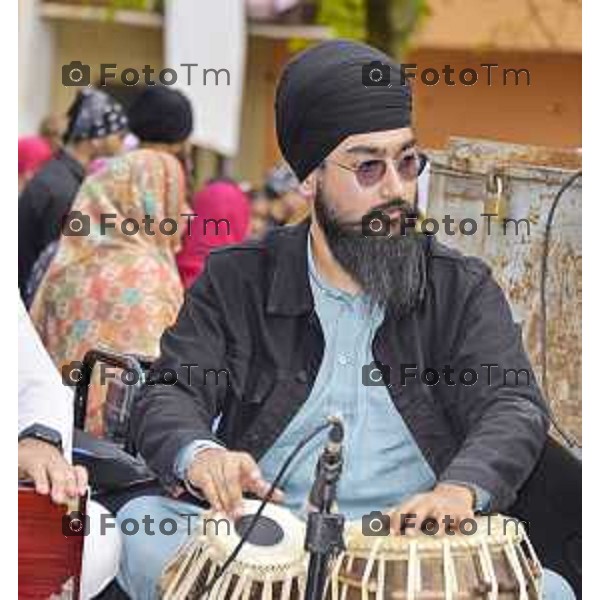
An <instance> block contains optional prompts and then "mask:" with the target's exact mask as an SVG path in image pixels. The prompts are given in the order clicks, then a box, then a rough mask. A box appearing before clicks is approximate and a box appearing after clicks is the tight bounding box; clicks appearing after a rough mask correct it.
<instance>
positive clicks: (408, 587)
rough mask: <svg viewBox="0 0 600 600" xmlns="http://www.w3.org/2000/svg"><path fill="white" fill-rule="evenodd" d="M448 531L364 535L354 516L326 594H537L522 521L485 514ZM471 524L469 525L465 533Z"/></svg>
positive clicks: (365, 597) (346, 599)
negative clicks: (453, 530)
mask: <svg viewBox="0 0 600 600" xmlns="http://www.w3.org/2000/svg"><path fill="white" fill-rule="evenodd" d="M473 521H474V522H475V523H476V525H477V526H476V528H475V527H474V526H473V527H471V523H470V522H465V523H464V528H463V531H464V533H461V531H458V530H457V531H456V532H455V533H454V535H449V534H447V533H445V532H444V525H443V524H441V525H440V533H438V535H436V536H433V535H427V534H426V533H424V532H418V533H417V534H416V535H414V536H407V535H404V534H401V535H387V536H366V535H363V533H362V527H361V523H354V522H353V523H350V524H349V525H348V526H347V528H346V531H345V535H346V540H345V541H346V550H345V552H343V553H342V554H340V555H339V556H338V557H337V559H336V560H335V562H334V564H333V567H332V570H331V572H330V577H329V583H328V594H327V598H328V600H463V599H465V600H466V599H472V598H485V599H489V600H492V599H494V600H513V599H519V600H532V599H537V598H540V597H541V596H540V594H541V576H542V568H541V565H540V563H539V560H538V559H537V557H536V554H535V552H534V550H533V547H532V545H531V543H530V541H529V538H528V537H527V533H526V531H525V524H524V523H521V522H518V521H517V520H515V519H509V518H507V517H502V516H501V515H493V516H492V515H490V516H484V517H477V518H476V519H474V520H473ZM468 532H471V533H468Z"/></svg>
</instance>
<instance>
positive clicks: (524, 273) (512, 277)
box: [427, 139, 581, 441]
mask: <svg viewBox="0 0 600 600" xmlns="http://www.w3.org/2000/svg"><path fill="white" fill-rule="evenodd" d="M430 158H431V161H432V162H431V175H430V181H429V188H428V189H429V193H428V203H427V204H428V205H427V216H428V217H432V218H433V219H435V223H437V224H438V225H439V231H438V233H437V238H438V239H439V240H440V241H441V242H443V243H445V244H447V245H448V246H452V247H455V248H457V249H459V250H460V251H461V252H463V253H464V254H471V255H476V256H479V257H481V258H483V259H484V260H485V261H486V262H487V263H488V264H489V265H490V266H491V267H492V269H493V272H494V276H495V278H496V280H497V281H498V283H499V284H500V285H501V286H502V288H503V289H504V291H505V292H506V295H507V297H508V300H509V302H510V305H511V308H512V311H513V315H514V318H515V320H516V321H517V322H518V323H519V324H520V325H521V326H522V330H523V339H524V343H525V346H526V348H527V350H528V352H529V355H530V358H531V361H532V363H533V367H534V370H535V373H536V377H537V379H538V382H540V383H541V384H542V386H543V388H544V390H545V393H546V399H547V401H548V402H549V404H550V405H551V407H552V409H553V411H554V413H555V415H556V417H557V420H558V423H559V424H560V426H561V428H562V429H565V430H566V431H567V432H569V433H570V434H571V435H573V436H574V437H575V438H577V439H578V440H579V441H581V177H577V173H578V172H579V171H580V170H581V154H580V152H579V151H578V150H552V149H546V148H538V147H533V146H518V145H512V144H504V143H500V142H491V141H482V140H467V139H453V140H451V142H450V143H449V145H448V148H447V149H446V150H445V151H442V152H431V153H430ZM569 179H571V183H570V185H569V186H568V188H567V189H565V190H564V191H563V193H562V194H561V198H560V200H559V202H558V204H557V206H556V209H555V211H554V214H553V220H552V226H551V229H550V236H549V244H548V246H547V247H548V252H547V260H546V264H547V268H546V277H545V279H546V285H545V290H546V291H545V301H544V299H543V298H542V294H541V283H542V261H543V260H544V258H543V257H544V253H545V247H546V241H545V240H546V226H547V220H548V216H549V213H550V210H551V206H552V204H553V201H554V199H555V198H556V196H557V194H558V193H559V192H560V190H561V188H562V187H563V185H564V184H565V183H566V182H568V181H569ZM484 214H487V215H490V214H495V215H496V216H495V217H492V216H483V215H484ZM449 217H450V218H452V219H454V223H453V224H451V223H450V222H449V221H448V218H449ZM444 218H446V220H447V223H446V225H444V223H443V219H444ZM467 219H472V220H473V221H467ZM430 227H432V228H433V227H435V224H434V223H433V222H432V223H431V225H430ZM474 228H475V229H474ZM471 232H472V233H471ZM544 304H545V306H546V309H545V311H544V310H543V306H544ZM544 312H545V315H546V319H545V323H546V326H545V327H544ZM544 338H545V339H544ZM544 346H545V347H546V351H545V352H544Z"/></svg>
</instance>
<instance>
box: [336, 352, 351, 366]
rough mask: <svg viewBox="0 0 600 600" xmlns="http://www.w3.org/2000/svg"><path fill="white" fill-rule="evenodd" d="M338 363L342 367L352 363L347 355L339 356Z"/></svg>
mask: <svg viewBox="0 0 600 600" xmlns="http://www.w3.org/2000/svg"><path fill="white" fill-rule="evenodd" d="M338 362H339V363H340V365H347V364H349V363H350V358H349V357H348V356H347V355H346V354H340V355H339V356H338Z"/></svg>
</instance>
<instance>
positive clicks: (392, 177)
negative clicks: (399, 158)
mask: <svg viewBox="0 0 600 600" xmlns="http://www.w3.org/2000/svg"><path fill="white" fill-rule="evenodd" d="M408 192H409V184H408V182H407V181H405V180H403V179H402V178H401V177H400V175H399V174H398V169H396V165H395V163H394V162H393V161H392V160H390V159H388V161H387V165H386V170H385V175H384V177H383V181H382V183H381V194H382V196H383V197H384V199H386V200H391V199H392V198H402V199H404V200H409V198H408Z"/></svg>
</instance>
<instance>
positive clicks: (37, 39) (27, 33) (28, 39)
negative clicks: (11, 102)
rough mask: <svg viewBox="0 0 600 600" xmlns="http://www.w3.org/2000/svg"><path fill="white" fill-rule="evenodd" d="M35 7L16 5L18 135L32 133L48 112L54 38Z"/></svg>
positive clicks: (35, 1) (36, 0)
mask: <svg viewBox="0 0 600 600" xmlns="http://www.w3.org/2000/svg"><path fill="white" fill-rule="evenodd" d="M39 4H40V0H27V1H26V2H21V1H19V135H24V134H32V133H35V132H36V131H37V130H38V127H39V125H40V122H41V121H42V119H43V118H44V117H45V116H47V115H48V113H49V112H50V108H51V96H50V93H51V90H52V80H51V78H52V77H54V76H55V71H54V48H55V43H54V37H55V35H54V28H53V26H52V23H48V22H46V21H44V19H42V18H41V17H40V14H39V13H40V11H39Z"/></svg>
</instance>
